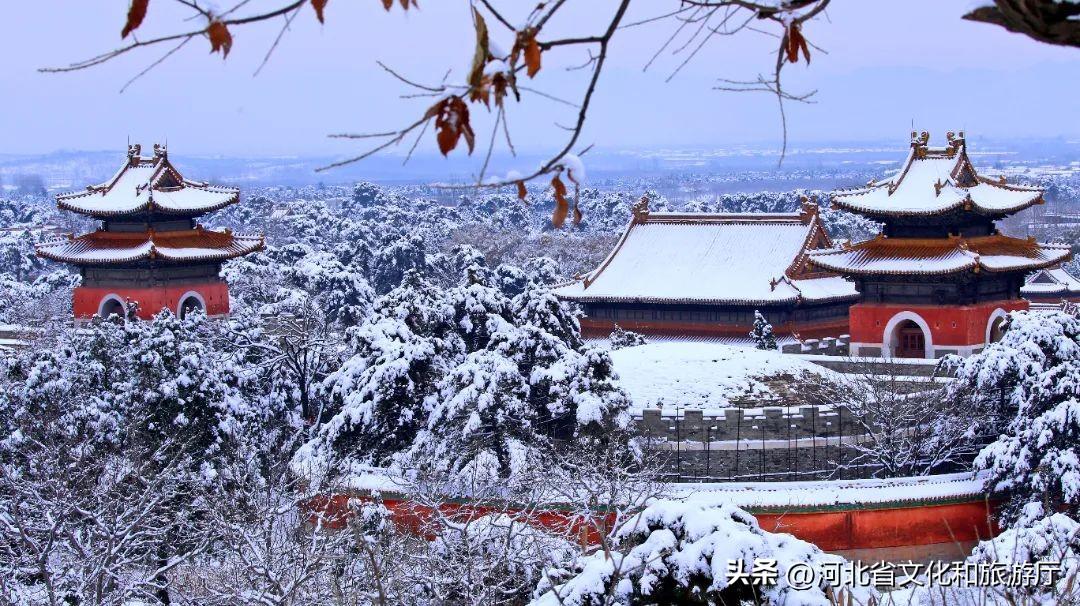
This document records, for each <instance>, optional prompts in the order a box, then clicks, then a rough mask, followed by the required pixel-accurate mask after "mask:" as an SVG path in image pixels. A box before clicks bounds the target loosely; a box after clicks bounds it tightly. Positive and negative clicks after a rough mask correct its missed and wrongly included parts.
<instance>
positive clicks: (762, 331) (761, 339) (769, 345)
mask: <svg viewBox="0 0 1080 606" xmlns="http://www.w3.org/2000/svg"><path fill="white" fill-rule="evenodd" d="M750 338H751V339H753V340H754V346H755V347H757V348H758V349H764V350H768V351H776V336H775V335H773V327H772V324H769V321H768V320H766V319H765V316H764V315H763V314H762V313H761V312H760V311H758V310H756V309H755V310H754V328H753V329H752V330H751V331H750Z"/></svg>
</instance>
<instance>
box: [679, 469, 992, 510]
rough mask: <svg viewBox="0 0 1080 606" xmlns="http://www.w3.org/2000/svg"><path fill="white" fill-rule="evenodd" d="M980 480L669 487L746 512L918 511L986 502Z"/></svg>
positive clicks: (959, 476) (962, 476)
mask: <svg viewBox="0 0 1080 606" xmlns="http://www.w3.org/2000/svg"><path fill="white" fill-rule="evenodd" d="M985 477H986V476H985V474H974V473H970V472H965V473H952V474H941V475H933V476H922V477H906V478H889V479H870V480H818V481H799V482H716V483H703V484H688V483H679V484H672V485H671V486H672V492H673V494H674V495H675V496H676V497H681V498H685V499H692V500H703V501H706V502H708V501H719V502H725V503H732V504H735V505H738V506H739V507H742V508H745V509H747V510H750V511H763V510H775V509H783V510H785V511H792V510H814V511H820V510H832V509H845V510H847V509H882V508H884V507H921V506H927V505H944V504H948V503H954V502H958V501H971V500H974V499H983V498H986V492H985V490H984V485H985Z"/></svg>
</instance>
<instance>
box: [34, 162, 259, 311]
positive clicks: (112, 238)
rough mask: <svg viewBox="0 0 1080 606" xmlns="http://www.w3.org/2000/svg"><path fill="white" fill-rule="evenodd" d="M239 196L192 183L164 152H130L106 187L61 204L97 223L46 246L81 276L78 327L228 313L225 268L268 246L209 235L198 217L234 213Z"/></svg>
mask: <svg viewBox="0 0 1080 606" xmlns="http://www.w3.org/2000/svg"><path fill="white" fill-rule="evenodd" d="M239 195H240V193H239V190H237V189H234V188H229V187H216V186H212V185H208V184H206V183H200V182H196V181H189V180H187V179H185V178H184V177H183V176H182V175H181V174H180V173H179V172H178V171H177V170H176V168H175V167H174V166H173V165H172V164H171V163H170V162H169V159H168V152H167V150H166V148H165V147H164V146H162V145H154V153H153V156H150V157H144V156H142V155H141V148H140V146H139V145H131V146H129V147H128V155H127V160H126V162H125V163H124V165H123V166H121V167H120V170H118V171H117V172H116V174H115V175H113V177H112V178H111V179H109V180H108V181H106V182H105V183H102V184H100V185H91V186H89V187H87V188H86V190H85V191H81V192H74V193H70V194H63V195H60V196H57V204H58V206H59V207H60V208H61V209H64V210H70V211H72V212H77V213H80V214H83V215H87V216H90V217H93V218H95V219H98V220H99V221H100V222H101V223H100V227H99V228H98V229H97V230H96V231H93V232H90V233H87V234H83V235H81V236H78V237H75V236H72V235H69V236H68V237H67V238H66V239H60V240H55V241H51V242H45V243H42V244H40V245H38V247H37V253H38V255H40V256H42V257H44V258H47V259H52V260H54V261H60V262H63V263H71V264H73V265H76V266H78V267H79V270H80V273H81V274H82V284H81V285H80V286H79V287H78V288H76V289H75V291H74V293H73V295H72V296H73V300H72V308H73V311H74V315H75V320H76V321H77V322H79V321H87V320H90V319H92V318H93V317H94V316H100V317H103V318H104V317H108V316H110V315H114V314H115V315H119V316H127V315H131V314H134V315H135V316H136V317H139V318H143V319H149V318H152V317H153V316H154V315H156V314H157V313H158V312H160V311H161V310H163V309H168V310H170V311H172V312H173V313H174V314H176V315H178V316H181V317H182V316H184V315H185V314H187V313H188V312H190V311H193V310H201V311H203V312H204V313H206V314H207V315H208V316H211V317H214V316H223V315H225V314H228V313H229V290H228V286H227V285H226V283H225V281H224V280H222V279H221V277H220V276H219V273H220V271H221V263H222V262H223V261H225V260H227V259H231V258H234V257H239V256H241V255H246V254H248V253H251V252H254V251H256V250H260V249H261V248H262V247H263V238H262V236H259V235H254V236H250V235H239V234H233V233H232V232H231V231H230V230H228V229H226V230H224V231H214V230H209V229H206V228H204V227H203V226H201V225H199V224H198V223H197V222H196V218H197V217H200V216H202V215H204V214H206V213H209V212H212V211H215V210H218V209H221V208H224V207H226V206H228V205H230V204H235V203H236V202H237V201H238V200H239Z"/></svg>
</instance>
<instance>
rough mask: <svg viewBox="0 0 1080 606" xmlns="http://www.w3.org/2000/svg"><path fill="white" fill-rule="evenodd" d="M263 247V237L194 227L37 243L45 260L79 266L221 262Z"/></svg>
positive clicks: (105, 233)
mask: <svg viewBox="0 0 1080 606" xmlns="http://www.w3.org/2000/svg"><path fill="white" fill-rule="evenodd" d="M262 248H263V237H262V236H247V235H239V234H233V233H231V232H229V231H224V232H218V231H211V230H206V229H203V228H202V227H199V228H198V229H194V230H178V231H163V232H153V231H145V232H112V231H101V230H98V231H95V232H91V233H88V234H85V235H82V236H79V237H78V238H70V239H64V240H53V241H51V242H44V243H41V244H38V245H37V253H38V254H39V255H41V256H42V257H45V258H47V259H52V260H54V261H61V262H64V263H75V264H80V265H91V264H104V263H128V262H131V261H138V260H140V259H159V260H163V261H221V260H225V259H231V258H233V257H239V256H241V255H246V254H248V253H251V252H254V251H257V250H260V249H262Z"/></svg>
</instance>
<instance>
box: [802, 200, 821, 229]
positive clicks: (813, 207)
mask: <svg viewBox="0 0 1080 606" xmlns="http://www.w3.org/2000/svg"><path fill="white" fill-rule="evenodd" d="M817 214H818V203H817V200H813V201H811V200H810V197H809V196H799V221H800V222H802V223H803V224H804V225H805V224H809V223H810V222H811V221H813V220H814V217H816V216H817Z"/></svg>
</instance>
